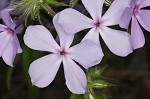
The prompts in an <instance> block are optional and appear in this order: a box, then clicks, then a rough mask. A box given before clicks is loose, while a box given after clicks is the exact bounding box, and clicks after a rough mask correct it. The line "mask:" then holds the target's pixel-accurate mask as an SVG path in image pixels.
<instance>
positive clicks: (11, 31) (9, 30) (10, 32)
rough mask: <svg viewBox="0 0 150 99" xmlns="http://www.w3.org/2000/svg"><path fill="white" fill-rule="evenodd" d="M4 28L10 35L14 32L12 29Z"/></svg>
mask: <svg viewBox="0 0 150 99" xmlns="http://www.w3.org/2000/svg"><path fill="white" fill-rule="evenodd" d="M5 30H6V31H7V33H8V34H11V35H13V34H14V31H13V30H12V29H10V28H5Z"/></svg>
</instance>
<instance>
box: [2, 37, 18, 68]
mask: <svg viewBox="0 0 150 99" xmlns="http://www.w3.org/2000/svg"><path fill="white" fill-rule="evenodd" d="M16 54H17V45H16V42H15V40H14V38H13V37H10V38H9V41H8V43H7V45H6V46H5V49H4V50H3V53H2V58H3V60H4V62H5V63H6V64H7V65H9V66H11V67H12V66H13V61H14V59H15V56H16Z"/></svg>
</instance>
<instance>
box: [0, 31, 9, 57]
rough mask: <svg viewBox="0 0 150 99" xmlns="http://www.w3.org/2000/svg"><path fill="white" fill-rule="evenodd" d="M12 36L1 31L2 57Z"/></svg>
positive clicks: (0, 51) (0, 49)
mask: <svg viewBox="0 0 150 99" xmlns="http://www.w3.org/2000/svg"><path fill="white" fill-rule="evenodd" d="M9 38H10V36H9V35H7V33H6V32H1V33H0V43H1V44H0V57H1V56H2V53H3V50H4V49H5V47H6V45H7V43H8V42H9Z"/></svg>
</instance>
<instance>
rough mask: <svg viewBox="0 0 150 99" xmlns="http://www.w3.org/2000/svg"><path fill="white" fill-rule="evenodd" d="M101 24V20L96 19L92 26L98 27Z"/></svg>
mask: <svg viewBox="0 0 150 99" xmlns="http://www.w3.org/2000/svg"><path fill="white" fill-rule="evenodd" d="M101 24H102V21H101V20H97V21H96V22H95V23H94V27H96V28H100V26H101Z"/></svg>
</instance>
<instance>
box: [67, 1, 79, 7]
mask: <svg viewBox="0 0 150 99" xmlns="http://www.w3.org/2000/svg"><path fill="white" fill-rule="evenodd" d="M78 1H79V0H70V3H69V6H70V7H71V8H73V7H74V6H75V5H76V4H77V2H78Z"/></svg>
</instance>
